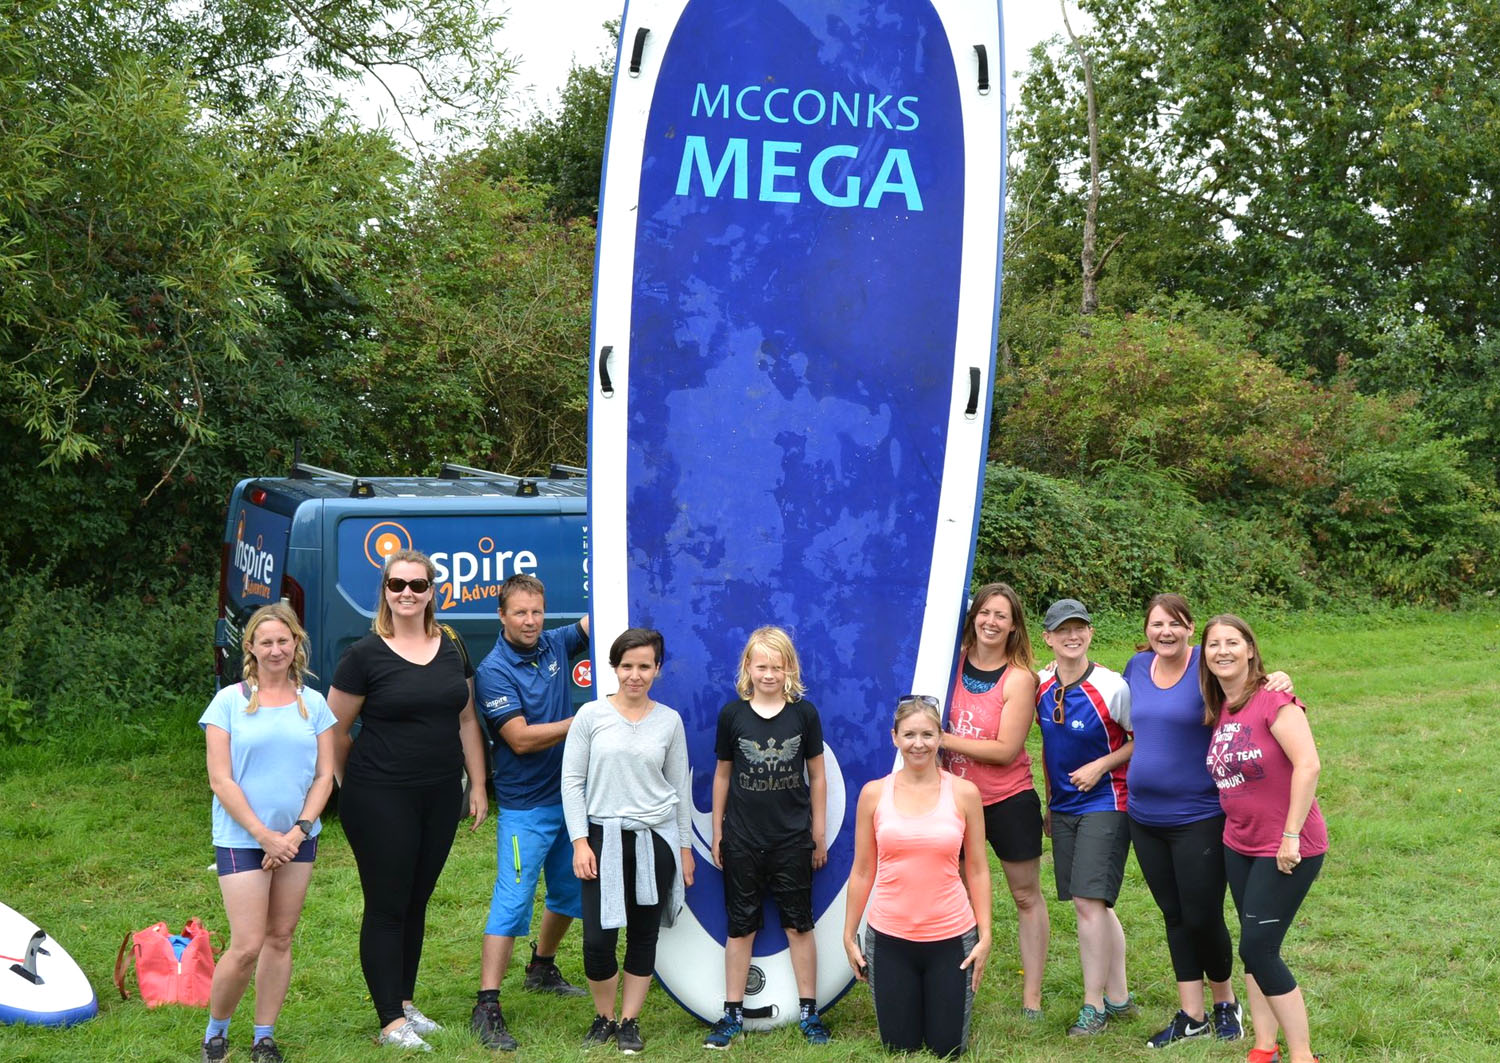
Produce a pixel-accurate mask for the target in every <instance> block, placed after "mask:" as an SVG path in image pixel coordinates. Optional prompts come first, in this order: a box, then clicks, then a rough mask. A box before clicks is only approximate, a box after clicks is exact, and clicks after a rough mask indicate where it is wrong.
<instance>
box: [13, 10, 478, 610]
mask: <svg viewBox="0 0 1500 1063" xmlns="http://www.w3.org/2000/svg"><path fill="white" fill-rule="evenodd" d="M9 8H10V10H9V11H8V14H10V15H11V16H12V17H11V18H9V19H8V20H0V134H3V135H0V420H3V422H4V424H5V426H6V432H7V438H8V442H9V443H10V446H8V447H7V448H6V452H5V453H4V454H3V455H0V488H3V489H4V490H6V491H8V492H9V495H8V497H10V498H12V499H13V500H16V502H17V504H15V505H13V506H12V509H13V510H14V511H15V515H14V517H13V519H12V520H10V521H8V522H7V526H6V528H5V529H4V531H3V532H0V553H3V554H5V555H8V556H9V557H10V558H13V559H16V560H18V561H20V562H22V563H26V562H28V561H29V562H31V563H33V564H39V563H41V562H42V561H43V560H44V559H45V560H46V562H47V563H48V564H50V566H51V571H52V572H53V573H54V574H55V576H56V577H57V578H59V579H63V580H73V581H81V580H90V579H97V580H100V581H103V582H106V583H108V582H111V581H124V582H136V581H140V582H156V581H159V578H160V575H161V574H162V573H163V572H171V571H174V570H176V571H179V572H186V571H188V570H190V569H201V567H202V564H203V561H202V558H203V551H204V548H205V547H209V548H211V547H212V544H213V543H214V540H215V539H216V538H217V535H216V528H215V525H216V524H217V522H218V520H219V511H220V507H221V506H222V502H223V497H224V493H225V491H226V490H227V488H228V485H229V484H230V483H232V482H233V480H234V479H235V478H236V477H237V476H239V475H244V474H246V473H249V472H252V471H255V472H261V471H268V469H269V468H272V467H275V466H277V465H280V464H282V456H283V455H285V454H286V453H287V451H288V450H289V449H290V444H291V442H292V441H293V440H294V439H297V438H302V439H305V440H306V441H307V443H308V452H309V456H310V457H312V458H314V459H317V458H324V459H325V460H327V461H335V460H337V458H336V456H337V455H343V456H344V458H345V460H352V461H354V462H356V463H358V462H360V461H361V460H363V457H364V456H365V455H370V454H373V453H375V452H374V451H372V450H369V449H367V448H365V447H364V444H363V442H362V440H363V438H364V434H363V432H362V430H361V429H362V425H361V420H362V419H363V416H364V413H365V411H364V409H363V408H362V407H361V406H360V405H359V403H358V398H357V396H353V395H350V394H348V393H347V392H346V391H344V390H342V388H341V385H340V373H341V372H342V371H343V370H344V368H345V366H346V365H347V364H348V362H349V361H350V360H351V359H352V358H353V357H354V352H355V351H356V350H357V349H359V348H360V345H361V344H363V343H364V342H365V341H366V340H367V339H368V337H369V336H370V334H371V332H372V329H373V328H374V323H375V319H374V318H373V317H372V313H373V309H374V308H375V307H376V306H377V305H378V304H380V303H381V302H382V301H383V300H385V299H386V298H388V292H389V286H388V285H387V284H386V283H385V282H384V281H383V279H382V278H381V277H380V276H379V275H378V273H377V272H375V270H374V269H373V268H372V262H371V260H370V258H369V256H368V254H367V251H366V245H367V242H368V240H369V236H370V233H371V232H372V231H389V230H393V229H395V228H397V227H399V225H400V224H401V223H402V222H403V221H404V217H405V202H404V200H405V198H406V192H407V188H406V184H407V181H408V179H409V175H408V172H407V171H408V163H407V161H406V159H405V158H403V157H402V155H401V154H400V153H399V152H397V151H396V150H395V148H394V147H393V145H392V144H391V142H390V141H389V139H388V138H387V137H386V136H384V135H383V134H377V133H370V132H367V131H363V130H360V129H359V128H357V127H355V126H353V125H352V124H351V123H349V122H348V121H347V120H346V119H345V118H344V117H343V116H342V115H341V114H340V112H339V108H338V107H337V106H336V103H335V101H334V100H333V99H332V98H331V97H330V96H328V95H326V94H325V89H324V88H319V87H318V84H319V83H318V78H319V77H321V76H323V75H325V74H327V73H329V71H327V70H325V69H324V68H325V67H327V66H330V65H337V64H338V63H340V62H343V63H354V64H355V66H358V65H359V63H358V62H357V61H356V60H355V59H354V58H351V56H358V57H359V60H360V61H362V62H365V63H373V62H374V61H375V59H376V58H377V57H378V56H381V55H385V56H387V57H389V56H390V55H392V54H397V55H399V54H402V53H401V52H400V50H399V49H395V50H394V52H392V51H391V50H390V49H387V50H386V51H381V50H380V49H381V48H382V47H384V46H385V45H390V46H391V48H394V45H393V44H392V42H393V41H394V40H396V37H393V36H392V35H391V34H392V33H394V31H390V32H388V27H385V24H384V22H382V21H381V20H380V19H379V18H376V17H374V16H372V15H370V14H369V13H365V14H360V15H357V16H356V15H349V16H348V18H347V19H346V18H345V16H344V15H343V14H341V13H339V12H336V11H334V10H333V9H328V10H327V11H325V12H324V13H323V14H322V15H320V16H319V19H323V20H324V21H322V22H317V23H316V25H317V26H318V27H320V28H319V32H322V33H326V34H328V35H329V36H331V37H335V38H336V43H329V42H328V41H326V40H324V38H322V37H318V36H317V35H316V34H313V33H312V30H311V29H309V28H308V27H309V25H312V24H313V23H311V22H305V16H306V13H305V12H303V13H301V14H299V13H298V12H299V11H300V8H297V7H296V6H295V5H284V4H279V3H274V2H270V0H268V2H266V3H264V4H262V5H260V6H255V5H253V4H250V3H248V2H240V0H222V2H218V3H204V4H197V5H194V4H185V5H167V6H165V7H163V6H161V5H146V4H144V3H140V4H133V3H130V2H122V3H119V4H113V5H108V6H106V7H102V8H96V7H92V6H86V5H84V4H82V3H79V2H54V3H16V4H12V5H9ZM401 10H405V11H407V13H408V14H409V15H410V16H411V17H410V18H405V19H402V20H400V21H401V22H402V23H403V24H404V25H406V26H408V27H412V28H408V29H403V30H402V31H401V33H403V34H407V35H408V36H410V35H412V34H416V37H421V38H422V39H425V40H427V41H428V43H429V45H430V46H431V47H432V48H434V49H436V48H439V47H453V48H460V47H461V46H463V44H462V41H461V40H459V39H458V38H453V37H449V36H444V34H445V33H447V32H448V30H445V29H443V28H441V27H436V28H434V30H433V33H431V34H427V36H426V37H422V34H421V33H416V31H417V30H418V29H420V28H421V26H422V21H421V20H422V19H423V18H424V17H429V16H431V17H437V16H438V15H441V16H443V17H453V18H459V17H461V16H462V15H463V13H464V12H465V11H469V12H471V13H473V12H474V9H473V8H472V7H470V6H468V5H465V4H462V3H458V2H457V0H455V2H452V3H446V2H445V3H440V4H437V5H430V6H423V7H417V6H411V7H409V8H402V9H401ZM371 11H373V12H375V13H376V15H379V14H380V13H381V12H383V13H384V14H385V15H390V16H392V17H394V15H395V13H396V11H397V9H396V8H395V7H392V6H391V5H389V4H381V5H371ZM434 13H436V14H434ZM327 20H332V21H327ZM350 20H352V21H350ZM361 20H363V21H361ZM290 23H296V24H297V25H300V26H302V27H303V28H302V30H299V31H296V32H293V31H292V30H289V29H288V28H287V27H288V25H289V24H290ZM360 25H363V26H364V27H365V31H366V32H367V36H368V37H369V39H368V40H365V41H364V42H363V43H360V42H359V40H358V35H357V34H354V33H353V29H354V28H357V27H358V26H360ZM330 27H334V28H337V27H342V29H340V31H339V34H337V35H335V34H333V32H332V29H331V28H330ZM480 28H482V27H481V26H480V25H479V24H477V23H476V24H475V25H474V26H472V27H470V30H472V32H474V33H478V32H479V29H480ZM449 29H454V30H455V31H456V29H457V27H456V24H455V25H454V26H450V27H449ZM346 31H347V32H346ZM423 32H425V31H423ZM466 32H467V31H466ZM289 33H290V34H291V36H288V34H289ZM298 34H301V36H298ZM397 36H399V34H398V35H397ZM294 38H295V39H297V40H300V41H302V42H303V46H304V49H305V52H306V54H302V53H299V55H301V61H302V62H303V66H301V67H298V66H296V65H295V64H293V65H292V66H291V68H290V69H289V70H288V72H287V73H286V75H285V77H284V78H283V79H282V80H280V81H277V82H272V81H265V82H262V81H260V80H258V79H260V78H262V77H263V76H265V75H264V72H263V62H262V61H263V60H264V59H266V58H268V53H267V48H268V47H279V46H281V45H285V44H287V43H288V42H289V41H291V40H292V39H294ZM402 39H404V38H402ZM463 40H469V41H471V42H477V40H478V38H477V37H470V38H463ZM382 42H384V44H383V43H382ZM403 47H412V48H415V47H417V45H416V44H414V43H411V42H408V43H407V44H406V45H403ZM476 47H477V44H476ZM194 49H196V50H194ZM328 49H332V50H331V51H329V50H328ZM346 52H347V53H348V54H346ZM205 56H209V57H212V56H219V57H220V58H221V59H222V58H223V57H226V56H232V57H234V61H233V62H229V61H228V60H227V59H226V60H224V61H223V62H221V63H220V65H219V66H218V67H216V68H214V69H212V70H207V71H204V70H201V69H199V68H200V67H201V66H202V64H203V63H206V62H208V61H209V60H207V59H204V57H205ZM339 56H343V57H344V58H342V59H339V58H338V57H339ZM188 60H192V61H188ZM429 60H432V61H436V52H433V53H431V54H426V55H425V57H424V58H422V60H421V61H422V62H423V63H426V62H428V61H429ZM287 62H289V63H290V62H291V60H290V59H288V60H287ZM463 65H464V64H463V61H462V56H461V55H460V56H456V57H455V67H462V66H463ZM242 66H243V68H244V71H245V72H244V78H243V81H242V83H241V91H240V92H239V93H238V95H236V94H235V93H234V92H231V91H230V90H229V87H228V86H229V84H230V82H231V81H232V80H233V78H234V77H235V73H234V72H235V71H236V70H238V69H240V68H241V67H242ZM193 71H198V73H197V74H196V75H195V73H194V72H193ZM471 87H472V86H471ZM451 102H454V103H455V104H463V105H464V106H468V105H469V104H472V103H473V102H474V101H473V100H471V101H469V104H464V101H463V100H458V99H455V100H453V101H451ZM22 500H24V504H20V503H21V501H22Z"/></svg>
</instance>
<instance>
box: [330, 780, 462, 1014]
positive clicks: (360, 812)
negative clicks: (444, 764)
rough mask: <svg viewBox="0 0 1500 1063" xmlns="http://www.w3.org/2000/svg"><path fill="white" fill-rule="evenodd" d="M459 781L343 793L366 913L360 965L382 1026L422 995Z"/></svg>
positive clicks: (349, 788)
mask: <svg viewBox="0 0 1500 1063" xmlns="http://www.w3.org/2000/svg"><path fill="white" fill-rule="evenodd" d="M458 802H459V790H458V781H457V780H456V779H455V780H452V781H450V782H445V783H442V784H441V785H435V786H427V787H417V788H413V789H399V788H396V787H383V786H371V785H369V784H366V783H361V782H359V781H357V780H354V781H350V782H349V783H347V784H346V785H345V786H344V788H343V789H342V790H340V791H339V818H340V819H341V820H342V821H343V824H344V835H345V836H346V837H347V838H348V839H349V848H350V849H351V850H353V852H354V862H355V863H356V864H358V865H359V885H360V888H361V889H362V890H363V891H364V895H365V914H364V919H363V920H362V921H361V923H360V927H359V965H360V967H361V968H363V969H364V972H365V984H366V985H367V986H368V987H369V989H370V1000H371V1001H372V1002H373V1003H374V1004H375V1014H376V1015H378V1016H379V1017H380V1025H382V1026H385V1025H386V1024H388V1023H391V1022H394V1021H396V1020H397V1019H399V1018H401V1015H402V1011H401V1004H402V1002H403V1001H406V1000H411V999H412V996H413V994H414V993H415V992H416V986H417V965H418V963H420V962H421V959H422V935H423V933H424V932H425V931H426V929H427V900H428V898H429V897H431V896H432V890H433V887H435V886H436V885H437V880H438V875H440V874H441V873H442V870H443V864H444V863H446V862H447V860H448V850H449V849H451V848H453V835H454V832H455V831H456V830H457V829H458V811H459V809H458Z"/></svg>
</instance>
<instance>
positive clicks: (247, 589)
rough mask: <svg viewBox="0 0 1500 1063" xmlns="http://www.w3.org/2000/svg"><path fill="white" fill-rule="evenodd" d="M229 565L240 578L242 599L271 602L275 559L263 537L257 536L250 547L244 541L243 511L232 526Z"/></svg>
mask: <svg viewBox="0 0 1500 1063" xmlns="http://www.w3.org/2000/svg"><path fill="white" fill-rule="evenodd" d="M230 564H231V566H232V567H233V569H234V571H235V572H236V573H238V575H239V577H240V596H241V597H242V598H261V599H264V600H265V601H268V602H269V601H270V600H271V578H272V576H273V574H274V573H275V571H276V557H275V555H274V554H272V553H271V552H270V551H268V550H266V549H265V536H264V535H260V534H257V535H256V536H255V542H254V544H253V545H252V544H251V543H248V542H246V541H245V511H244V509H241V510H240V516H239V520H237V521H235V525H234V550H233V551H232V552H231V556H230Z"/></svg>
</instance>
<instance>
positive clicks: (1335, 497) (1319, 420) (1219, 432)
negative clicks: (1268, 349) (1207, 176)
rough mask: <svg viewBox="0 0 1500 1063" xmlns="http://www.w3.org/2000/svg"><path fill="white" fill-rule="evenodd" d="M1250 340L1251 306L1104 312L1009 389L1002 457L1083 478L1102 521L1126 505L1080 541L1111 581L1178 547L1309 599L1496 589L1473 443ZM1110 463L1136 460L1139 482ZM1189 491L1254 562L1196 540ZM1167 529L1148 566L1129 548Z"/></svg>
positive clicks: (1344, 378) (1285, 595)
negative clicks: (1304, 373)
mask: <svg viewBox="0 0 1500 1063" xmlns="http://www.w3.org/2000/svg"><path fill="white" fill-rule="evenodd" d="M1249 337H1250V330H1249V328H1248V326H1247V325H1246V324H1245V323H1244V322H1243V321H1242V320H1241V319H1239V318H1236V317H1234V316H1233V315H1228V314H1222V313H1217V312H1211V311H1205V310H1202V309H1201V308H1197V307H1194V306H1192V305H1190V304H1186V305H1185V304H1176V305H1174V306H1170V307H1167V308H1166V309H1165V310H1163V311H1161V312H1158V313H1149V314H1148V313H1142V314H1135V315H1130V316H1127V317H1113V316H1110V315H1096V316H1094V317H1092V318H1090V319H1089V321H1088V323H1087V331H1086V332H1084V331H1079V332H1077V333H1075V334H1073V335H1071V336H1069V337H1068V338H1067V339H1066V340H1065V342H1064V343H1063V344H1062V346H1061V347H1060V348H1059V349H1058V350H1057V351H1056V352H1055V353H1054V355H1053V356H1052V357H1051V358H1048V359H1046V360H1045V361H1044V362H1042V363H1039V364H1037V365H1034V366H1030V367H1027V368H1025V369H1022V370H1020V371H1019V372H1018V373H1017V374H1016V375H1015V379H1014V381H1013V382H1012V384H1011V386H1010V390H1009V391H1008V392H1006V391H1004V390H1002V391H1001V393H1002V394H1007V395H1008V396H1010V397H1011V398H1012V403H1011V405H1010V407H1009V409H1008V410H1007V411H1006V412H1005V414H1004V415H1003V416H1002V417H999V418H998V419H997V421H996V425H997V427H996V431H995V436H994V441H993V446H992V455H994V456H1003V457H1004V459H1005V460H1006V461H1008V462H1010V463H1011V464H1013V465H1023V466H1025V467H1028V468H1032V469H1037V470H1040V471H1042V472H1044V473H1049V474H1052V475H1054V476H1064V477H1068V478H1069V479H1071V480H1074V481H1078V482H1079V483H1081V484H1083V485H1086V486H1085V488H1084V490H1085V491H1086V493H1087V494H1088V495H1089V496H1090V497H1092V502H1091V504H1090V507H1089V512H1088V513H1087V514H1084V515H1083V516H1082V517H1080V518H1078V519H1079V520H1083V521H1087V522H1089V523H1091V524H1092V525H1094V526H1096V527H1097V528H1098V529H1099V530H1100V531H1105V530H1111V529H1112V526H1113V525H1114V524H1115V523H1118V522H1119V521H1120V520H1121V519H1124V520H1125V523H1124V525H1123V526H1122V527H1121V528H1120V529H1119V531H1118V534H1119V535H1120V536H1121V538H1119V539H1118V540H1117V541H1111V542H1110V543H1104V542H1103V540H1102V539H1100V538H1098V537H1097V536H1096V537H1095V538H1092V539H1087V538H1080V539H1078V540H1077V541H1079V542H1083V543H1089V544H1090V549H1091V551H1092V553H1093V554H1094V555H1095V558H1096V559H1097V558H1104V557H1109V558H1110V559H1111V560H1110V561H1109V563H1110V564H1112V565H1115V566H1116V568H1117V569H1118V571H1117V573H1116V575H1115V576H1114V577H1113V578H1112V580H1108V581H1105V580H1103V579H1102V574H1101V577H1100V581H1099V582H1098V583H1097V585H1099V586H1100V587H1101V588H1106V589H1107V590H1108V591H1109V592H1110V593H1113V592H1114V591H1115V590H1117V589H1118V588H1119V587H1121V586H1126V585H1132V584H1133V585H1136V586H1144V585H1145V584H1147V583H1149V582H1150V581H1149V580H1145V579H1142V578H1141V577H1142V576H1145V575H1148V574H1152V573H1153V570H1155V574H1156V575H1159V574H1160V570H1161V567H1162V565H1163V564H1165V561H1164V560H1163V559H1164V558H1167V557H1171V558H1173V559H1174V561H1173V565H1175V566H1178V568H1179V571H1180V572H1181V573H1182V575H1183V576H1185V575H1187V574H1188V573H1196V575H1195V576H1194V578H1195V579H1196V578H1201V579H1203V580H1206V581H1208V583H1209V585H1219V584H1222V583H1223V581H1225V580H1227V581H1228V582H1229V583H1230V584H1232V585H1235V586H1240V587H1242V588H1244V589H1246V590H1249V591H1251V592H1253V593H1255V594H1258V595H1268V596H1270V597H1272V598H1277V599H1285V600H1298V599H1299V598H1301V597H1303V596H1304V594H1305V590H1306V588H1300V589H1299V584H1300V583H1302V582H1304V581H1305V582H1307V583H1308V584H1309V585H1316V586H1318V587H1319V588H1320V589H1321V591H1322V592H1324V593H1326V594H1331V595H1334V596H1338V597H1346V598H1358V597H1369V596H1370V595H1376V596H1387V597H1400V598H1410V599H1414V600H1417V601H1443V602H1448V601H1453V600H1455V599H1456V598H1458V597H1459V596H1461V595H1462V594H1463V593H1465V592H1466V591H1470V590H1490V589H1493V588H1494V587H1495V586H1496V583H1497V579H1500V574H1497V572H1496V561H1497V559H1500V518H1497V516H1496V512H1495V511H1496V509H1497V508H1500V495H1497V493H1496V491H1495V490H1494V489H1493V487H1492V486H1491V485H1490V484H1489V482H1488V477H1485V482H1484V483H1478V482H1476V481H1475V479H1474V478H1473V476H1472V474H1471V472H1470V469H1471V465H1470V462H1469V459H1468V456H1467V455H1466V454H1465V452H1464V449H1463V447H1462V446H1461V445H1460V444H1459V443H1458V442H1456V441H1454V440H1451V439H1444V438H1443V437H1441V436H1440V435H1439V433H1438V428H1437V427H1436V426H1434V425H1433V424H1432V423H1431V422H1430V421H1429V420H1428V419H1426V418H1425V417H1424V416H1422V415H1421V414H1419V413H1417V412H1416V411H1414V410H1413V409H1411V408H1410V405H1409V402H1408V401H1407V400H1402V399H1389V398H1385V397H1382V396H1373V397H1372V396H1366V395H1361V394H1359V392H1358V391H1357V390H1356V389H1355V387H1354V384H1353V381H1352V379H1351V377H1350V376H1349V374H1347V373H1343V374H1340V375H1339V376H1337V377H1335V378H1334V379H1333V380H1332V381H1331V382H1330V383H1328V384H1327V385H1321V384H1317V383H1314V382H1312V381H1309V380H1299V379H1294V378H1293V377H1291V376H1289V375H1288V374H1287V373H1285V372H1284V371H1283V370H1281V369H1280V368H1278V367H1277V366H1276V365H1275V364H1274V363H1273V362H1271V361H1270V360H1269V359H1267V358H1265V357H1263V356H1261V355H1260V354H1258V353H1256V352H1255V351H1254V350H1252V349H1251V348H1250V347H1249V346H1248V342H1249ZM1101 470H1103V471H1108V470H1113V471H1112V472H1108V476H1112V477H1114V478H1116V479H1118V478H1119V477H1120V476H1121V475H1122V474H1123V471H1125V470H1129V471H1130V477H1131V478H1130V479H1128V480H1127V482H1126V483H1125V484H1124V486H1125V487H1126V488H1128V489H1127V490H1124V491H1123V492H1121V491H1118V490H1116V489H1115V488H1116V487H1118V486H1119V485H1111V484H1109V483H1107V482H1104V481H1102V480H1100V477H1101V475H1102V473H1101ZM1108 476H1106V479H1107V478H1108ZM1142 476H1146V477H1147V478H1148V480H1150V481H1151V482H1150V483H1149V484H1148V482H1147V481H1143V480H1141V477H1142ZM1088 485H1092V486H1088ZM1193 503H1196V504H1198V505H1199V506H1200V507H1201V512H1202V513H1204V514H1208V515H1209V526H1211V527H1212V528H1213V533H1212V534H1213V535H1215V536H1222V535H1226V534H1227V535H1228V536H1229V538H1230V541H1231V543H1232V545H1233V549H1231V550H1229V555H1230V556H1236V555H1237V556H1239V557H1240V558H1241V559H1242V560H1241V563H1247V564H1249V565H1250V566H1251V567H1252V569H1254V570H1255V571H1256V573H1258V574H1249V573H1245V572H1243V571H1241V570H1240V569H1239V568H1238V567H1237V566H1236V565H1234V564H1226V563H1225V562H1224V556H1225V555H1224V552H1223V551H1222V550H1221V549H1219V548H1217V547H1216V548H1215V549H1210V550H1199V549H1198V548H1196V547H1194V546H1192V545H1190V544H1192V543H1193V542H1195V541H1198V539H1199V538H1201V537H1196V536H1195V533H1194V528H1195V527H1196V526H1197V525H1194V524H1193V523H1192V521H1193V520H1194V519H1199V518H1197V517H1189V516H1188V515H1191V514H1194V513H1197V512H1199V511H1198V510H1195V509H1194V506H1193V505H1192V504H1193ZM1132 507H1135V508H1134V509H1133V510H1132ZM1126 513H1133V514H1134V519H1138V520H1139V521H1140V526H1134V525H1131V524H1130V523H1129V519H1130V518H1123V517H1122V516H1121V515H1122V514H1126ZM1172 514H1182V515H1183V516H1182V517H1180V518H1179V517H1176V516H1172ZM1215 514H1218V515H1217V516H1216V515H1215ZM1167 527H1176V528H1177V534H1176V535H1175V536H1174V537H1173V538H1172V539H1171V540H1170V541H1166V542H1154V543H1153V544H1152V547H1151V553H1150V555H1149V556H1150V557H1151V558H1152V559H1153V560H1152V561H1151V562H1150V563H1141V562H1140V561H1138V560H1133V559H1132V557H1131V556H1129V555H1128V549H1127V546H1126V544H1131V543H1137V542H1141V541H1150V538H1151V536H1152V534H1153V532H1152V531H1150V530H1148V529H1149V528H1167ZM1142 537H1145V539H1144V540H1143V538H1142ZM1121 551H1127V553H1125V554H1121ZM1041 552H1042V553H1043V554H1047V553H1048V552H1049V551H1048V550H1047V549H1046V547H1045V544H1042V549H1041ZM1195 553H1196V554H1197V555H1198V556H1199V561H1200V563H1198V564H1194V563H1193V562H1192V561H1191V560H1190V558H1192V557H1193V556H1194V554H1195ZM1114 555H1119V556H1114ZM1093 563H1097V562H1093ZM1278 573H1283V574H1282V575H1278ZM1285 573H1290V574H1291V575H1290V576H1288V575H1285ZM1181 578H1182V576H1179V579H1181Z"/></svg>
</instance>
